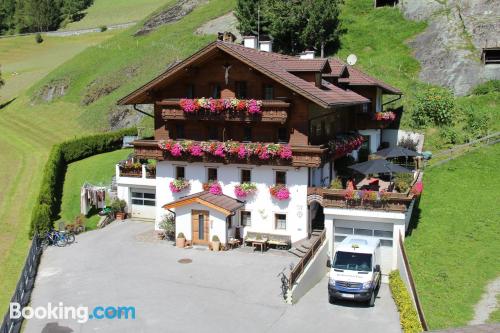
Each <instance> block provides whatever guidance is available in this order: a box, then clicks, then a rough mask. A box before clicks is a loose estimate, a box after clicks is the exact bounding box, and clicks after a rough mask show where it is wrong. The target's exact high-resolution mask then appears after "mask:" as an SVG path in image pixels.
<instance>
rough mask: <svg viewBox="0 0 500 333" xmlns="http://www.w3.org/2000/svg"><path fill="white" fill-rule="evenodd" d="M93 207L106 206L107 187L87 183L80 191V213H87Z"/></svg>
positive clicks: (100, 207)
mask: <svg viewBox="0 0 500 333" xmlns="http://www.w3.org/2000/svg"><path fill="white" fill-rule="evenodd" d="M92 207H96V208H98V209H102V208H104V207H106V188H105V187H103V186H95V185H92V184H88V183H85V184H83V186H82V188H81V191H80V213H82V214H84V215H87V214H88V213H89V212H90V209H91V208H92Z"/></svg>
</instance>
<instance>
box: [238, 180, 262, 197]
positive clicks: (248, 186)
mask: <svg viewBox="0 0 500 333" xmlns="http://www.w3.org/2000/svg"><path fill="white" fill-rule="evenodd" d="M255 191H257V185H255V184H254V183H242V184H239V185H236V186H235V187H234V195H236V196H237V197H238V198H245V197H246V196H247V195H250V194H253V193H254V192H255Z"/></svg>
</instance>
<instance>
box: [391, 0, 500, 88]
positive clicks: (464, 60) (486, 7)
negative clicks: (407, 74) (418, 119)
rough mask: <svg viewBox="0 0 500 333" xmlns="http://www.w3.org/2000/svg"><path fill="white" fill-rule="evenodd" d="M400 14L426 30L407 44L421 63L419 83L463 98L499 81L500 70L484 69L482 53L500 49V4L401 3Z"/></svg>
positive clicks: (456, 0)
mask: <svg viewBox="0 0 500 333" xmlns="http://www.w3.org/2000/svg"><path fill="white" fill-rule="evenodd" d="M400 8H401V10H402V12H403V14H404V15H405V16H406V17H407V18H409V19H414V20H421V19H426V20H428V23H429V26H428V27H427V29H426V30H425V31H424V32H423V33H422V34H420V35H418V36H417V37H416V38H415V39H414V40H412V41H411V42H410V45H411V46H412V48H413V49H414V51H415V57H416V58H417V59H418V60H419V61H420V63H421V65H422V70H421V72H420V79H421V80H423V81H425V82H428V83H432V84H437V85H441V86H444V87H448V88H450V89H452V90H453V91H454V93H455V94H456V95H465V94H467V93H468V92H469V91H470V90H471V88H473V87H474V86H476V85H477V84H479V83H481V82H484V81H487V80H491V79H499V78H500V66H498V65H486V66H485V65H484V64H483V63H482V61H481V53H482V49H483V48H484V47H487V46H491V45H497V44H498V45H499V46H500V1H495V0H448V1H440V2H438V1H435V0H418V1H415V0H403V1H401V3H400Z"/></svg>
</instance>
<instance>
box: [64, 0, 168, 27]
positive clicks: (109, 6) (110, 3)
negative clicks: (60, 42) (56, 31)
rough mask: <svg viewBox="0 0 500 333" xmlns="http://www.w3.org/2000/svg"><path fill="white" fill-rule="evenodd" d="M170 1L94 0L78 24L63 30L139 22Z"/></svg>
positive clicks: (73, 23) (71, 24)
mask: <svg viewBox="0 0 500 333" xmlns="http://www.w3.org/2000/svg"><path fill="white" fill-rule="evenodd" d="M169 2H171V1H170V0H94V4H93V5H92V6H90V7H89V8H88V9H87V10H86V11H85V16H84V17H83V19H82V20H80V21H78V22H72V23H70V24H68V25H67V26H66V27H64V28H63V29H61V30H78V29H87V28H96V27H99V26H101V25H107V26H109V25H113V24H120V23H127V22H134V21H139V20H142V19H143V18H145V17H146V16H148V15H149V14H151V13H152V12H153V11H155V10H156V9H157V8H158V7H160V6H163V5H165V4H167V3H169Z"/></svg>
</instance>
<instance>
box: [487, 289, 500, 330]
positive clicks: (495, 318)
mask: <svg viewBox="0 0 500 333" xmlns="http://www.w3.org/2000/svg"><path fill="white" fill-rule="evenodd" d="M488 322H490V323H500V295H497V307H496V309H495V311H493V312H492V313H491V314H490V317H489V318H488Z"/></svg>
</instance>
